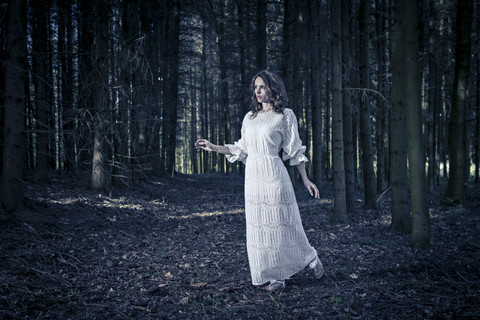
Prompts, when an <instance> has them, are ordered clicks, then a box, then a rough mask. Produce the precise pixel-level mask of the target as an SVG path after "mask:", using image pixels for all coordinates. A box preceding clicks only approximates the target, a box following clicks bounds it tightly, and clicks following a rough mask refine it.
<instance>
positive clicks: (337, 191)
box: [331, 1, 348, 223]
mask: <svg viewBox="0 0 480 320" xmlns="http://www.w3.org/2000/svg"><path fill="white" fill-rule="evenodd" d="M331 12H332V14H331V25H332V28H331V30H332V45H331V48H332V49H331V57H332V140H333V141H332V146H333V187H334V197H335V201H334V206H333V214H332V217H331V220H332V221H334V222H342V223H343V222H347V220H348V215H347V204H346V198H345V163H344V149H343V120H342V41H341V34H342V28H341V21H342V19H341V2H340V1H333V2H332V3H331Z"/></svg>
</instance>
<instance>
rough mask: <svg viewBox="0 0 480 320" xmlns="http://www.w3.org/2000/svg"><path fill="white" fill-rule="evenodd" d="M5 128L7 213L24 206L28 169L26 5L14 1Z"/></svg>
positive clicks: (8, 15)
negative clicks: (26, 135) (25, 167)
mask: <svg viewBox="0 0 480 320" xmlns="http://www.w3.org/2000/svg"><path fill="white" fill-rule="evenodd" d="M6 19H7V22H6V25H7V28H6V30H7V46H6V50H5V53H6V68H5V74H4V75H3V76H4V77H5V117H4V121H5V124H4V125H5V127H4V149H3V170H2V189H1V193H2V204H3V206H4V207H5V208H6V209H7V211H14V210H16V209H18V208H20V207H22V206H23V194H24V189H23V183H22V180H23V171H24V166H25V162H24V159H25V156H24V155H25V143H24V131H25V124H24V114H25V60H24V59H25V54H26V41H27V39H26V3H25V1H15V0H11V1H9V2H8V8H7V13H6Z"/></svg>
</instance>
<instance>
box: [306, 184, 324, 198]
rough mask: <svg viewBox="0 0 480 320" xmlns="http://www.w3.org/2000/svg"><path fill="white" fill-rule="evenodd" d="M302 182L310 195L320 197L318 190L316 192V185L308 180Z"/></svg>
mask: <svg viewBox="0 0 480 320" xmlns="http://www.w3.org/2000/svg"><path fill="white" fill-rule="evenodd" d="M303 184H304V185H305V187H306V188H307V190H308V192H310V195H311V196H312V197H315V199H320V192H318V188H317V186H316V185H314V184H313V183H312V182H311V181H310V180H307V181H304V182H303Z"/></svg>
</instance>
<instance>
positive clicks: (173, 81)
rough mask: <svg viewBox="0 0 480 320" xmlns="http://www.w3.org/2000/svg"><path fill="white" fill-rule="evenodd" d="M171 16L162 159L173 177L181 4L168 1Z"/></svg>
mask: <svg viewBox="0 0 480 320" xmlns="http://www.w3.org/2000/svg"><path fill="white" fill-rule="evenodd" d="M167 8H168V10H169V14H168V15H167V20H166V22H165V33H164V34H165V36H166V47H167V48H166V49H167V50H166V52H164V59H165V64H164V67H165V76H164V85H165V87H164V94H163V124H162V159H163V161H162V162H163V163H164V173H166V174H170V175H172V176H173V174H174V172H175V152H176V142H177V108H178V64H179V56H178V52H179V45H180V39H179V37H180V2H179V1H177V0H168V1H167Z"/></svg>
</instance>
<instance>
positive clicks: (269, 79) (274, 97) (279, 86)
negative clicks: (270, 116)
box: [250, 70, 288, 118]
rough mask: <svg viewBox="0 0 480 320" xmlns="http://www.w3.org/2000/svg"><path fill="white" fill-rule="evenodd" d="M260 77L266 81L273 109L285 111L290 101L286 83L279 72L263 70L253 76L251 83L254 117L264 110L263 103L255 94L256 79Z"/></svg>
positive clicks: (279, 111) (280, 111)
mask: <svg viewBox="0 0 480 320" xmlns="http://www.w3.org/2000/svg"><path fill="white" fill-rule="evenodd" d="M258 77H260V78H262V79H263V82H265V86H266V87H267V88H266V92H267V94H268V95H269V97H270V100H271V101H272V104H273V110H274V111H275V112H278V113H283V110H284V109H285V108H286V107H287V103H288V97H287V90H285V85H284V84H283V81H282V79H281V78H280V76H279V75H278V74H277V73H275V72H273V71H267V70H262V71H260V72H259V73H257V74H256V75H255V76H253V78H252V82H251V84H250V90H251V92H252V96H251V97H252V109H251V110H252V113H253V114H252V118H255V117H256V116H257V113H258V112H259V111H260V110H262V104H261V103H259V102H258V101H257V96H256V94H255V80H256V79H257V78H258Z"/></svg>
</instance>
